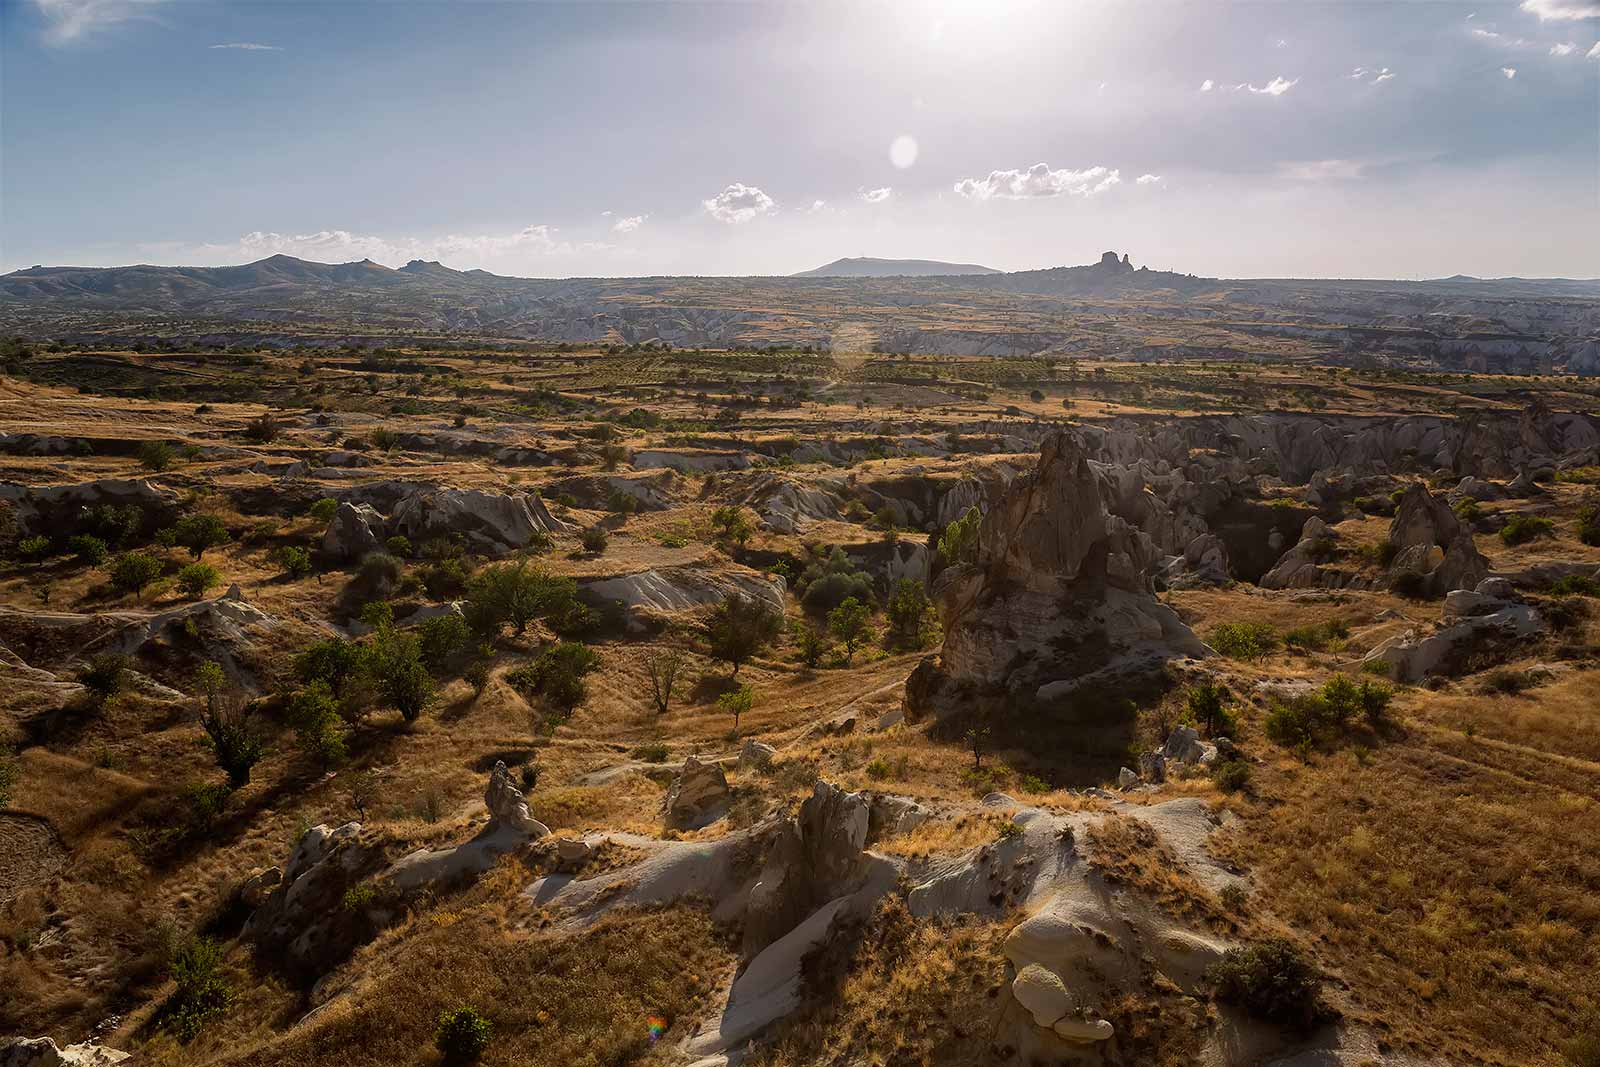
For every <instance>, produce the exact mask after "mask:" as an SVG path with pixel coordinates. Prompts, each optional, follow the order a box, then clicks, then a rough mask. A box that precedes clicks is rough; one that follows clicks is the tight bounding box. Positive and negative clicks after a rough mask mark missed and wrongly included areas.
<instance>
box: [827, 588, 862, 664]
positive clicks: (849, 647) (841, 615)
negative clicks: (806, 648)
mask: <svg viewBox="0 0 1600 1067" xmlns="http://www.w3.org/2000/svg"><path fill="white" fill-rule="evenodd" d="M870 617H871V609H870V608H868V607H867V606H866V605H865V604H863V603H861V601H859V600H857V599H856V598H855V597H847V598H846V599H845V601H844V603H842V604H840V605H839V606H838V607H836V608H834V609H833V610H832V611H830V612H828V632H829V633H831V634H833V636H834V637H837V638H838V639H839V641H840V642H841V643H842V644H843V645H844V661H845V662H846V663H849V662H850V661H851V660H852V659H853V658H854V657H855V654H856V649H857V648H859V647H860V646H861V645H863V644H865V643H866V642H867V641H870V640H871V639H872V628H871V626H870V625H869V623H868V620H869V618H870Z"/></svg>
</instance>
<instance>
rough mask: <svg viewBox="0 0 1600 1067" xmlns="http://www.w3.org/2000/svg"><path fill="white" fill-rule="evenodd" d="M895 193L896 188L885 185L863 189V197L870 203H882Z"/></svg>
mask: <svg viewBox="0 0 1600 1067" xmlns="http://www.w3.org/2000/svg"><path fill="white" fill-rule="evenodd" d="M893 195H894V190H893V189H891V188H890V187H889V186H887V185H885V186H882V187H881V188H878V189H862V190H861V199H863V200H865V201H866V202H867V203H869V204H881V203H883V202H884V201H885V200H887V199H889V198H890V197H891V196H893Z"/></svg>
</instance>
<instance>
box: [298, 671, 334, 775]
mask: <svg viewBox="0 0 1600 1067" xmlns="http://www.w3.org/2000/svg"><path fill="white" fill-rule="evenodd" d="M285 718H286V719H287V720H288V723H289V725H290V726H293V727H294V729H295V733H296V734H297V735H298V736H299V738H300V744H301V747H303V748H304V749H305V750H306V751H307V752H308V753H310V754H311V755H312V756H314V757H315V758H316V759H317V761H318V762H320V763H321V764H322V765H323V766H324V767H330V766H332V765H334V764H336V763H343V762H344V758H345V755H346V751H345V725H344V719H343V718H342V717H341V716H340V715H339V705H338V703H337V701H335V700H334V696H333V689H332V688H330V687H329V685H328V683H327V682H324V681H321V680H320V679H319V680H317V681H314V682H312V683H311V684H309V685H307V686H306V687H305V688H304V689H302V690H300V691H299V692H298V693H296V694H295V695H294V697H293V698H292V699H291V700H290V701H289V706H288V709H287V714H286V715H285Z"/></svg>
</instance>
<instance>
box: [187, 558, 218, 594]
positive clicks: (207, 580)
mask: <svg viewBox="0 0 1600 1067" xmlns="http://www.w3.org/2000/svg"><path fill="white" fill-rule="evenodd" d="M221 581H222V575H221V574H219V573H218V572H217V568H215V567H213V566H212V565H211V564H209V563H190V564H188V565H186V566H185V567H183V568H182V569H181V570H179V571H178V588H179V589H181V590H183V594H184V596H187V597H189V598H190V599H192V600H198V599H200V598H201V597H203V596H205V595H206V590H207V589H210V588H211V587H212V586H214V585H217V584H218V583H219V582H221Z"/></svg>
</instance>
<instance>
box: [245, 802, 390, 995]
mask: <svg viewBox="0 0 1600 1067" xmlns="http://www.w3.org/2000/svg"><path fill="white" fill-rule="evenodd" d="M387 862H388V855H387V851H386V849H385V847H384V846H383V845H382V844H381V843H380V842H379V841H378V840H377V839H376V838H375V837H374V836H373V835H372V834H370V833H366V834H364V833H363V832H362V829H361V824H360V823H357V822H350V823H345V824H344V825H343V826H340V827H338V828H337V829H329V828H328V827H327V826H313V827H312V828H311V829H309V830H307V831H306V832H305V833H304V834H302V835H300V840H299V841H298V842H296V844H295V848H294V853H293V854H292V855H291V856H290V857H289V862H288V863H287V864H285V865H284V867H283V876H282V879H281V880H280V881H279V882H278V883H277V885H276V886H274V887H273V888H272V891H271V892H270V893H269V894H268V895H267V897H266V900H265V901H264V902H263V903H262V904H261V906H260V907H258V908H256V910H255V911H254V912H252V913H251V915H250V917H249V919H247V920H246V921H245V925H244V933H243V936H244V937H245V938H246V939H248V940H250V941H252V942H254V943H255V944H256V945H257V946H258V947H259V948H260V949H261V950H262V951H263V952H265V953H266V954H267V955H268V956H269V957H270V958H272V959H274V960H276V961H277V962H278V963H280V964H281V965H282V966H283V968H284V969H285V970H287V971H288V972H289V973H291V974H293V975H296V976H301V977H316V976H318V975H322V974H326V973H327V972H328V971H330V970H332V969H333V968H334V967H336V966H338V965H339V964H340V963H342V962H344V960H345V959H347V958H348V957H349V955H350V953H351V952H353V951H354V950H355V948H356V946H357V945H360V944H362V943H363V942H365V941H366V940H368V939H369V938H370V937H371V936H372V935H373V934H374V933H375V932H376V930H377V929H379V928H381V926H382V925H383V924H384V923H385V922H386V920H387V919H388V918H389V916H388V915H386V914H384V913H383V912H384V905H383V902H382V901H381V900H379V899H378V898H377V897H376V896H374V897H373V898H372V899H371V900H370V901H369V902H368V903H367V904H365V905H362V906H361V907H354V908H353V907H349V906H347V900H348V899H350V898H348V897H347V895H346V894H348V893H349V891H350V890H351V889H352V888H354V887H355V886H357V885H359V884H360V883H361V882H363V881H364V880H366V879H367V878H368V877H370V876H371V875H373V874H376V873H377V872H379V871H381V870H382V869H383V868H384V867H385V866H386V865H387Z"/></svg>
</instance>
